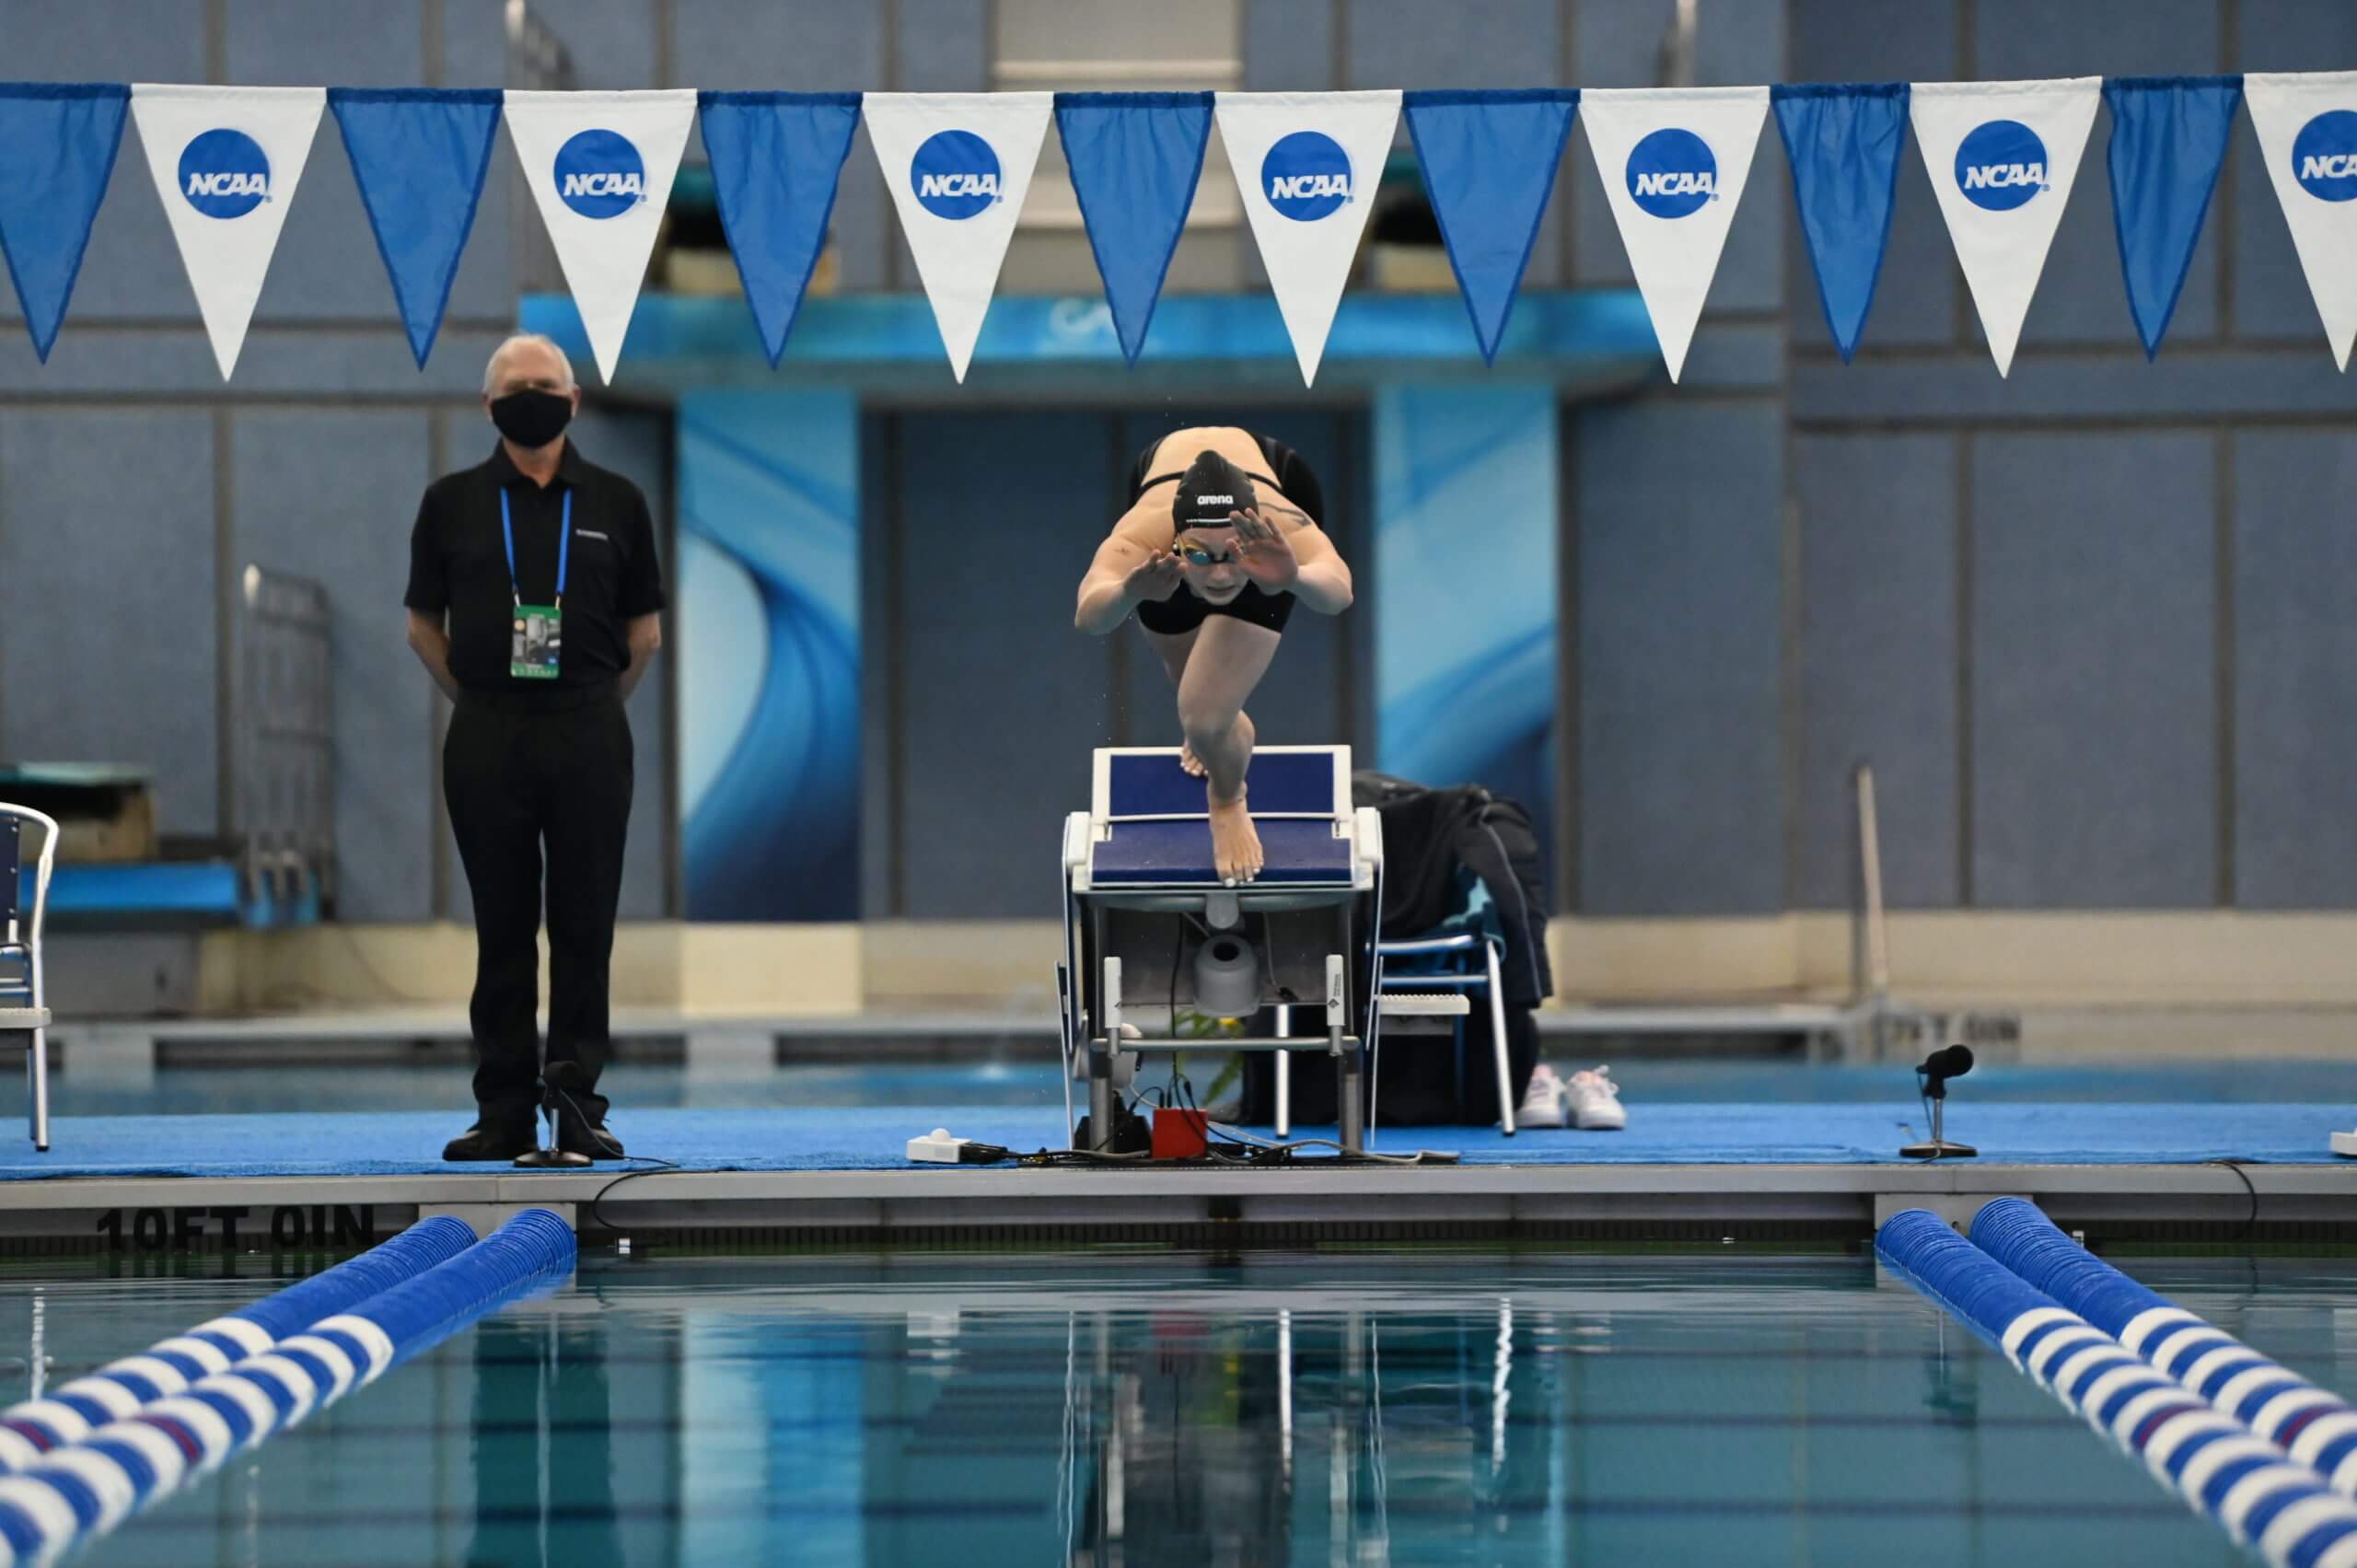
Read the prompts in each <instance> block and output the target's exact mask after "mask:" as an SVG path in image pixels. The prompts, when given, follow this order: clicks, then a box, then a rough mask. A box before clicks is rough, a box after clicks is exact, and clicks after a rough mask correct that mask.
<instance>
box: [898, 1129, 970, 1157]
mask: <svg viewBox="0 0 2357 1568" xmlns="http://www.w3.org/2000/svg"><path fill="white" fill-rule="evenodd" d="M970 1142H972V1140H971V1139H969V1138H953V1137H951V1136H950V1135H949V1129H948V1128H946V1127H936V1128H935V1129H934V1130H933V1131H932V1132H927V1133H925V1134H924V1135H923V1137H921V1138H911V1139H910V1140H909V1157H910V1158H911V1159H912V1160H922V1161H923V1162H925V1163H926V1164H928V1165H956V1164H957V1163H958V1150H959V1149H960V1148H962V1147H964V1146H965V1145H966V1144H969V1143H970Z"/></svg>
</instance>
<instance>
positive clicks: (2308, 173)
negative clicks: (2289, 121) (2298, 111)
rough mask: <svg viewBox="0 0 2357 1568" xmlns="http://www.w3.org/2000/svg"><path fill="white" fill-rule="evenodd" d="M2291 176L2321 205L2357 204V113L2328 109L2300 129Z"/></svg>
mask: <svg viewBox="0 0 2357 1568" xmlns="http://www.w3.org/2000/svg"><path fill="white" fill-rule="evenodd" d="M2292 175H2293V179H2295V180H2298V181H2299V182H2300V189H2301V190H2303V191H2305V192H2307V193H2308V194H2309V195H2311V196H2314V197H2315V198H2316V200H2317V201H2319V202H2352V201H2357V110H2347V109H2328V110H2325V111H2324V112H2323V113H2322V114H2319V115H2317V116H2316V118H2315V119H2314V120H2311V121H2309V122H2307V123H2306V124H2305V125H2303V126H2301V127H2300V134H2299V135H2297V136H2296V137H2294V138H2293V141H2292Z"/></svg>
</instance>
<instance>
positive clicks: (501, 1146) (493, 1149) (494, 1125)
mask: <svg viewBox="0 0 2357 1568" xmlns="http://www.w3.org/2000/svg"><path fill="white" fill-rule="evenodd" d="M538 1147H540V1133H539V1132H538V1130H537V1129H536V1128H535V1126H534V1123H533V1121H532V1120H531V1118H529V1117H526V1118H524V1119H523V1120H521V1121H506V1120H502V1121H478V1122H476V1123H475V1124H474V1125H473V1126H471V1127H470V1128H468V1129H467V1130H466V1131H465V1132H462V1133H460V1134H459V1136H457V1137H455V1138H453V1139H451V1140H450V1141H449V1142H448V1143H447V1144H444V1145H443V1147H442V1157H443V1158H444V1159H446V1160H512V1159H514V1158H515V1157H516V1156H517V1155H521V1154H528V1153H530V1152H531V1151H532V1150H534V1149H536V1148H538Z"/></svg>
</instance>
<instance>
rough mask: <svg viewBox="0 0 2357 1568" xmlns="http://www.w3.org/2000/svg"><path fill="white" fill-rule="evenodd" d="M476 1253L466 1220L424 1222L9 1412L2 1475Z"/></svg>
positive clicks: (0, 1440)
mask: <svg viewBox="0 0 2357 1568" xmlns="http://www.w3.org/2000/svg"><path fill="white" fill-rule="evenodd" d="M474 1244H475V1232H474V1227H473V1226H472V1225H469V1224H467V1222H466V1221H464V1220H460V1219H453V1218H451V1217H450V1216H448V1215H447V1214H443V1215H437V1216H435V1217H434V1218H432V1219H424V1220H420V1221H418V1223H417V1224H415V1225H412V1226H410V1227H409V1228H408V1229H407V1230H405V1231H403V1232H401V1234H400V1235H399V1236H397V1237H393V1238H392V1239H391V1240H390V1241H388V1242H385V1243H384V1244H383V1245H381V1246H378V1247H375V1248H372V1249H369V1250H368V1251H366V1252H364V1253H362V1254H361V1255H360V1256H359V1257H357V1258H354V1259H352V1260H349V1261H346V1262H343V1263H338V1264H337V1265H336V1266H335V1267H333V1268H331V1269H325V1270H322V1271H320V1272H319V1273H316V1274H313V1275H312V1276H311V1277H310V1278H309V1279H307V1280H304V1281H301V1282H300V1283H296V1284H291V1285H288V1286H287V1287H286V1288H285V1289H284V1290H282V1291H279V1292H277V1293H275V1294H274V1295H266V1296H264V1297H262V1299H261V1300H260V1301H257V1302H255V1303H254V1304H253V1305H252V1306H250V1307H240V1308H238V1310H237V1311H235V1312H232V1313H230V1314H229V1315H228V1316H227V1317H226V1318H214V1319H213V1320H212V1321H211V1322H208V1323H199V1324H198V1325H197V1326H196V1327H195V1328H193V1329H191V1330H189V1331H188V1332H187V1333H185V1334H179V1335H175V1336H174V1337H173V1338H171V1339H168V1340H166V1341H164V1342H162V1343H161V1344H158V1345H155V1346H152V1347H150V1348H149V1349H148V1350H147V1351H146V1353H144V1354H141V1355H132V1356H125V1357H124V1358H123V1359H122V1360H121V1361H115V1362H110V1363H108V1364H107V1365H104V1366H101V1367H99V1369H98V1370H97V1371H96V1372H93V1373H91V1374H90V1375H89V1376H87V1377H76V1378H75V1379H74V1380H73V1381H72V1382H70V1383H66V1384H64V1385H62V1386H60V1387H59V1388H56V1389H55V1390H53V1391H52V1393H51V1394H50V1395H49V1396H48V1397H47V1398H45V1399H39V1400H25V1401H24V1402H22V1403H20V1404H16V1405H11V1406H10V1407H9V1408H8V1409H6V1410H5V1411H0V1471H10V1470H21V1469H24V1468H25V1467H26V1466H28V1465H31V1464H34V1463H37V1462H38V1461H39V1460H40V1459H41V1456H42V1455H44V1454H48V1453H51V1452H53V1451H54V1450H56V1449H58V1448H60V1447H62V1446H64V1445H66V1444H69V1443H78V1442H80V1441H81V1440H82V1439H83V1438H85V1437H87V1436H88V1435H89V1434H90V1433H91V1431H92V1430H93V1429H94V1428H97V1427H99V1426H103V1425H105V1424H106V1423H108V1422H110V1421H120V1420H122V1418H124V1417H125V1416H128V1415H132V1414H134V1413H135V1412H137V1411H139V1410H140V1409H141V1408H142V1407H143V1406H145V1405H149V1404H153V1403H154V1402H155V1401H156V1400H163V1399H169V1398H170V1397H172V1396H173V1395H175V1394H181V1393H185V1392H186V1391H187V1390H188V1389H189V1388H192V1387H193V1386H194V1385H196V1384H198V1383H200V1382H202V1381H203V1379H205V1378H207V1377H211V1376H216V1375H218V1374H220V1373H223V1372H226V1371H227V1370H229V1368H230V1367H231V1366H232V1365H235V1364H236V1363H238V1362H240V1361H243V1360H245V1359H246V1358H248V1357H249V1356H256V1355H260V1354H261V1353H264V1352H265V1351H268V1350H269V1349H270V1348H271V1347H272V1346H273V1345H274V1344H276V1343H277V1342H279V1341H281V1340H283V1339H284V1338H286V1337H287V1336H288V1335H290V1334H294V1333H297V1332H300V1331H301V1330H304V1329H306V1328H308V1327H309V1326H310V1325H311V1324H313V1323H316V1322H318V1321H319V1319H320V1318H330V1317H333V1316H334V1315H335V1314H336V1313H339V1312H342V1311H344V1310H345V1309H346V1308H348V1307H353V1306H355V1305H357V1304H358V1303H360V1302H363V1301H366V1300H367V1299H368V1298H369V1297H370V1296H372V1295H377V1294H378V1293H379V1292H381V1291H384V1290H386V1289H389V1287H391V1286H393V1285H397V1284H399V1283H401V1282H402V1281H403V1280H407V1279H414V1278H415V1277H416V1276H418V1275H419V1274H422V1273H424V1272H426V1271H427V1270H428V1269H431V1268H433V1267H435V1265H436V1264H438V1263H441V1262H444V1261H446V1260H449V1259H451V1258H455V1257H457V1256H458V1255H459V1253H460V1252H463V1251H465V1250H466V1249H468V1248H470V1247H472V1246H473V1245H474Z"/></svg>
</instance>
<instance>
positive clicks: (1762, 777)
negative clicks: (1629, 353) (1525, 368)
mask: <svg viewBox="0 0 2357 1568" xmlns="http://www.w3.org/2000/svg"><path fill="white" fill-rule="evenodd" d="M1577 429H1578V443H1579V447H1578V452H1577V454H1576V459H1575V461H1576V470H1575V471H1576V474H1577V481H1576V482H1577V484H1578V487H1579V490H1578V494H1579V502H1578V530H1579V531H1578V550H1579V560H1578V568H1577V571H1578V577H1579V602H1578V610H1577V618H1576V621H1575V623H1574V625H1573V635H1574V636H1575V637H1577V639H1578V665H1579V679H1580V692H1579V723H1580V735H1579V781H1580V782H1579V798H1578V814H1579V821H1578V833H1579V851H1578V867H1579V884H1580V896H1579V900H1578V907H1579V908H1580V909H1581V910H1583V911H1584V912H1587V913H1591V914H1699V913H1711V914H1740V913H1760V912H1769V911H1772V910H1776V909H1781V908H1782V907H1783V902H1784V874H1783V873H1784V856H1783V828H1782V818H1783V794H1784V791H1783V764H1782V749H1781V742H1780V738H1779V713H1778V704H1779V690H1780V679H1779V664H1780V654H1779V647H1780V637H1781V618H1782V608H1781V605H1782V565H1781V548H1782V547H1781V519H1780V517H1779V516H1778V512H1779V506H1778V502H1777V496H1778V494H1779V493H1780V490H1781V485H1780V483H1779V482H1778V480H1779V475H1780V474H1781V472H1782V455H1781V454H1782V438H1783V430H1782V414H1781V411H1780V409H1779V408H1778V406H1777V405H1776V404H1775V403H1772V402H1769V401H1740V402H1737V401H1728V402H1719V403H1704V402H1701V401H1673V400H1668V399H1652V400H1648V401H1643V402H1640V403H1635V404H1626V405H1620V406H1607V407H1599V408H1596V409H1594V410H1591V411H1588V412H1583V413H1582V414H1581V416H1580V417H1579V420H1578V423H1577Z"/></svg>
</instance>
